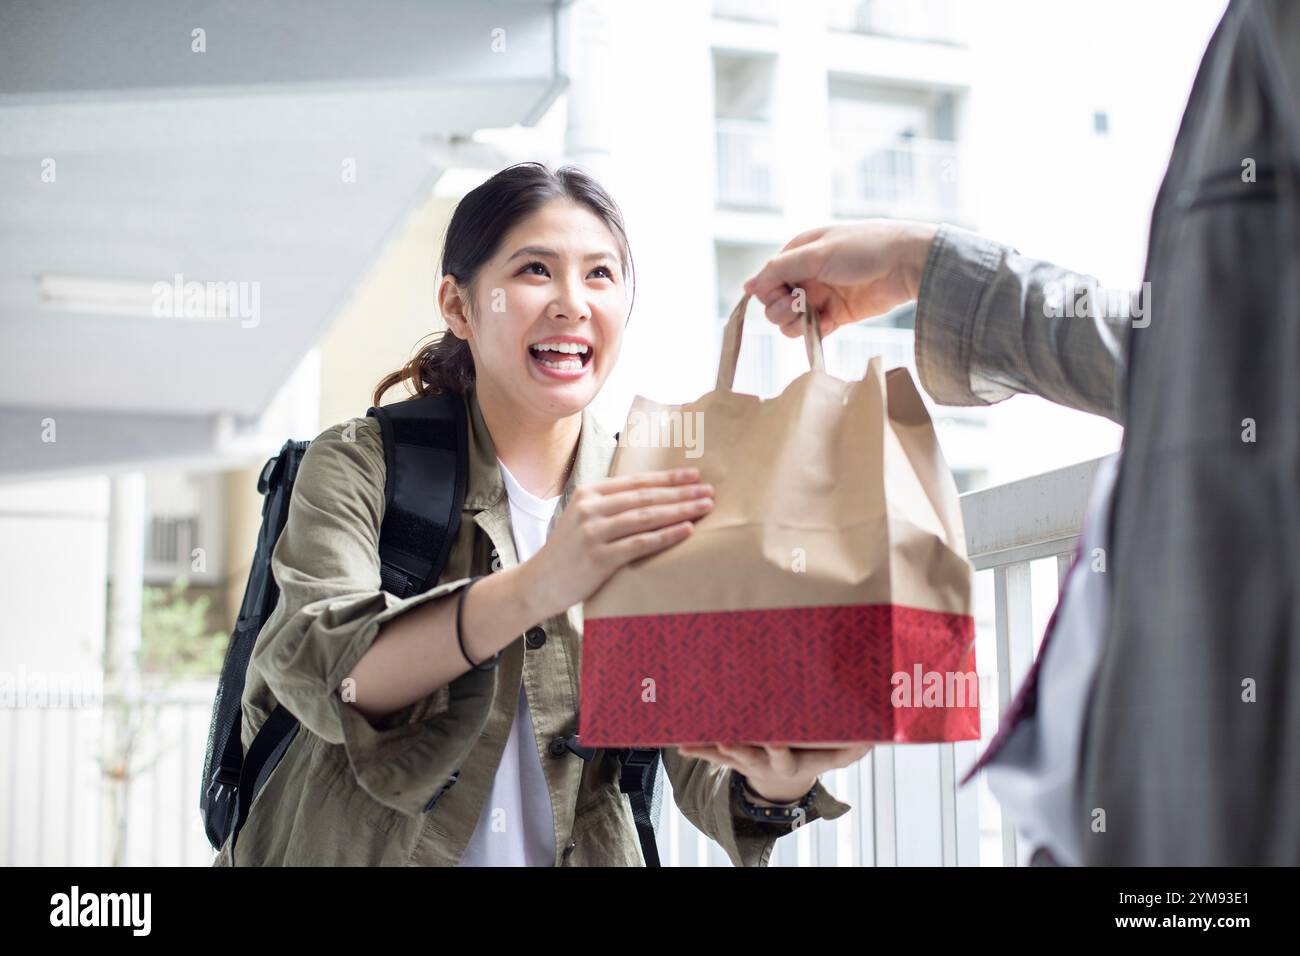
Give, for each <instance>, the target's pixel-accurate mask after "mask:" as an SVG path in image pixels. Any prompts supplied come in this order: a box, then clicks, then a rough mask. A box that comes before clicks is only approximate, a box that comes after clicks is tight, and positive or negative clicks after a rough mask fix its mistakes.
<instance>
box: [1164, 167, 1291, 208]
mask: <svg viewBox="0 0 1300 956" xmlns="http://www.w3.org/2000/svg"><path fill="white" fill-rule="evenodd" d="M1242 172H1243V171H1242V170H1241V169H1240V168H1235V169H1225V170H1221V171H1219V172H1216V173H1211V174H1209V175H1207V176H1202V177H1201V178H1200V179H1198V180H1197V181H1196V182H1194V183H1191V184H1190V185H1187V186H1184V187H1183V188H1181V189H1179V190H1178V193H1177V195H1176V196H1175V204H1176V205H1177V207H1178V208H1179V209H1180V210H1182V211H1184V212H1189V211H1191V210H1194V209H1201V208H1203V207H1205V206H1213V205H1215V204H1217V203H1225V202H1272V201H1274V200H1276V199H1277V174H1276V173H1275V172H1274V170H1273V167H1272V166H1271V165H1259V166H1256V167H1255V179H1254V181H1253V182H1246V181H1245V180H1243V179H1242V178H1241V176H1242Z"/></svg>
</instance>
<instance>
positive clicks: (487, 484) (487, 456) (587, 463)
mask: <svg viewBox="0 0 1300 956" xmlns="http://www.w3.org/2000/svg"><path fill="white" fill-rule="evenodd" d="M465 408H466V413H467V420H468V422H469V488H468V489H466V492H465V509H466V510H468V511H490V510H497V509H498V507H499V508H500V510H502V511H503V512H504V510H505V497H506V487H505V482H504V481H502V478H501V468H500V466H499V465H498V464H497V453H496V445H495V444H494V443H493V441H492V435H491V433H490V432H489V431H488V427H487V422H485V421H484V419H483V409H482V408H480V407H479V403H478V391H477V389H475V388H474V387H473V386H470V388H469V390H468V391H467V392H466V393H465ZM616 447H617V442H616V441H615V440H614V437H613V436H612V435H610V434H609V433H608V432H607V431H606V430H605V429H604V428H603V427H602V426H601V424H600V422H599V421H597V419H596V416H595V415H593V414H592V412H591V408H590V407H587V408H584V409H583V410H582V430H581V432H580V433H579V435H578V453H577V456H576V457H575V458H574V461H573V468H572V469H570V471H569V478H568V480H567V481H566V482H565V484H564V491H563V492H562V495H563V497H562V498H561V500H560V509H563V508H564V507H565V505H567V504H568V503H569V497H570V496H571V495H572V494H573V490H574V489H575V488H577V487H578V486H579V485H582V484H586V483H587V482H591V481H596V480H598V479H600V478H604V477H605V476H606V475H608V474H609V466H610V463H611V462H612V460H613V457H614V450H615V448H616Z"/></svg>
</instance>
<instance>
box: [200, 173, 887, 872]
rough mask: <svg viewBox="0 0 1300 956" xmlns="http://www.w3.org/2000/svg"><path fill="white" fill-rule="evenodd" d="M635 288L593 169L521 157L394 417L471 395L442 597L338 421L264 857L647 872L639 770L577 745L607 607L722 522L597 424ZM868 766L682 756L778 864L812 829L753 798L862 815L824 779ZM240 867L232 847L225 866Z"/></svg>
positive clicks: (699, 783)
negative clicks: (600, 591) (649, 558)
mask: <svg viewBox="0 0 1300 956" xmlns="http://www.w3.org/2000/svg"><path fill="white" fill-rule="evenodd" d="M631 275H632V262H631V254H630V250H629V247H628V242H627V237H626V234H625V231H624V227H623V222H622V217H621V214H620V213H619V211H618V209H617V207H616V206H615V205H614V203H613V201H612V200H611V199H610V198H609V196H608V195H607V194H606V193H605V192H604V190H603V189H602V188H601V187H600V186H599V185H598V184H597V183H595V182H594V181H592V180H591V179H590V178H588V177H587V176H586V175H584V174H583V173H582V172H580V171H578V170H576V169H573V168H564V169H560V170H559V171H556V172H552V171H551V170H549V169H547V168H546V167H544V166H541V165H539V164H535V163H525V164H521V165H518V166H512V167H510V168H508V169H505V170H503V171H502V172H500V173H498V174H497V175H495V176H493V177H492V178H491V179H490V180H488V181H487V182H486V183H484V184H483V185H481V186H479V187H478V188H477V189H475V190H473V191H472V192H470V193H469V194H468V195H466V196H465V198H464V199H463V200H462V201H461V202H460V204H459V205H458V206H457V208H456V211H455V213H454V215H453V216H452V219H451V223H450V225H449V227H448V230H447V236H446V241H445V246H444V249H443V260H442V280H441V284H440V285H439V288H438V305H439V308H440V309H441V311H442V314H443V316H444V317H445V319H446V322H447V326H448V331H447V332H446V333H443V334H442V335H441V336H440V337H439V338H438V339H437V340H436V341H435V342H434V343H433V344H432V345H430V346H428V347H426V348H425V349H424V350H422V351H421V352H420V353H419V354H418V355H417V356H416V358H415V359H414V360H413V361H412V362H411V363H409V364H408V365H407V366H406V367H405V368H403V369H401V370H400V371H398V372H395V373H393V374H391V375H389V376H387V377H386V378H385V379H384V380H383V381H382V382H381V383H380V384H379V387H378V389H377V390H376V393H375V397H374V402H375V404H376V405H378V404H379V403H380V400H381V399H382V397H383V396H384V394H385V393H386V392H387V391H388V389H389V388H390V387H392V386H394V385H398V384H403V383H405V384H407V385H408V387H410V388H411V389H412V390H413V391H415V392H416V393H418V394H424V393H426V392H428V391H430V390H436V391H443V390H448V389H450V390H453V391H455V392H457V393H460V394H461V395H462V396H463V398H464V401H465V404H466V411H467V418H468V421H469V423H470V424H469V463H468V464H469V488H468V492H467V495H466V498H465V505H464V513H463V518H462V521H461V524H460V530H459V533H458V535H457V537H456V540H455V541H454V543H453V546H452V549H451V553H450V556H449V559H448V563H447V566H446V568H445V570H444V572H443V574H442V576H441V578H440V581H439V583H438V585H437V586H436V587H434V588H433V589H432V590H429V591H427V592H425V593H423V594H419V595H417V596H415V597H411V598H408V599H404V600H399V599H397V598H395V597H394V596H393V595H391V594H389V593H387V592H385V591H383V590H382V589H381V586H380V577H379V567H380V563H379V557H378V551H377V547H378V538H379V528H380V524H381V522H382V520H383V510H384V493H383V492H384V455H383V444H382V438H381V436H380V434H379V431H378V428H377V425H376V422H375V420H374V419H373V418H354V419H351V420H349V421H347V422H344V423H341V424H338V425H335V426H333V427H331V428H328V429H326V430H325V431H324V432H323V433H322V434H321V435H319V436H318V437H317V438H316V440H315V441H314V442H313V443H312V445H311V447H310V448H309V449H308V451H307V453H306V455H305V457H304V458H303V461H302V465H301V468H300V471H299V474H298V477H297V480H296V483H295V487H294V493H293V497H292V504H291V508H290V513H289V517H288V522H287V525H286V527H285V529H284V531H283V533H282V536H281V539H280V541H279V543H278V545H277V547H276V549H275V552H274V555H273V564H272V567H273V571H274V574H275V578H276V581H277V582H278V583H279V585H280V588H281V596H280V601H279V604H278V605H277V607H276V610H275V612H274V614H273V615H272V616H271V618H270V619H269V620H268V621H267V623H266V625H265V627H264V628H263V632H262V634H261V636H260V637H259V639H258V642H257V647H256V649H255V651H254V652H253V657H252V659H251V662H250V666H249V670H248V675H249V676H248V683H247V686H246V689H245V693H244V698H243V704H244V726H243V734H242V737H243V742H244V745H245V747H247V746H248V744H249V743H250V742H251V740H252V738H253V736H254V734H255V732H256V730H257V728H258V727H259V726H260V724H261V722H262V721H263V720H265V718H266V716H267V714H268V713H270V711H271V710H272V709H273V708H274V706H275V704H276V702H281V703H283V704H284V705H285V706H286V707H287V708H288V709H289V710H290V711H292V712H293V713H294V714H295V715H296V716H297V717H298V719H299V721H300V722H301V725H302V729H303V730H304V731H306V732H304V733H299V734H298V736H297V737H296V738H295V740H294V742H293V744H292V745H291V746H290V748H289V749H288V750H287V751H286V753H285V756H284V757H283V759H282V760H281V762H280V763H279V764H278V765H277V767H276V769H275V771H274V772H273V773H272V774H271V776H270V777H269V778H268V780H267V783H266V785H265V786H264V788H263V789H262V790H261V791H260V792H259V793H258V795H257V797H256V798H255V800H254V801H253V804H252V806H251V808H250V812H249V816H248V819H247V822H246V823H245V826H244V829H243V830H242V831H241V833H240V835H239V839H238V847H237V851H238V852H237V862H238V863H239V864H240V865H256V864H406V865H442V866H450V865H458V864H459V865H539V866H552V865H561V866H565V865H567V866H575V865H643V864H644V860H643V857H642V855H641V851H640V846H639V844H638V840H637V835H636V829H635V826H634V824H633V820H632V815H631V809H630V806H629V803H628V800H627V798H626V796H625V795H623V794H622V793H620V791H619V787H618V779H617V769H618V768H617V764H616V762H615V761H614V760H613V759H612V758H610V757H607V756H606V755H605V754H604V753H603V752H602V751H597V753H596V756H595V757H594V758H592V759H591V760H589V761H584V760H583V759H582V758H581V757H579V756H577V755H575V754H574V753H573V752H572V751H570V750H567V749H565V748H564V747H563V746H562V745H558V742H559V740H560V739H561V738H563V737H564V736H567V735H571V734H573V733H575V732H576V731H577V706H578V699H579V698H578V678H579V672H580V654H581V645H582V627H581V616H580V605H581V603H582V601H583V600H585V599H586V598H587V597H588V596H589V595H590V594H592V593H593V592H594V591H595V590H596V589H597V588H598V587H600V585H601V584H602V583H603V582H604V581H605V580H606V579H607V578H608V577H609V576H610V575H611V574H613V573H614V572H615V571H617V570H618V569H619V568H621V567H623V566H624V565H626V564H628V563H629V562H631V561H634V560H636V559H637V558H640V557H643V556H645V555H649V554H653V553H655V552H658V551H661V550H663V549H665V548H668V547H672V545H673V544H675V543H677V542H679V541H681V540H683V539H684V538H686V537H687V536H689V535H690V534H691V530H692V527H693V522H694V521H695V520H697V519H699V518H700V517H702V516H704V515H706V514H708V513H709V511H710V509H711V507H712V499H711V497H710V495H711V493H712V489H711V488H710V487H709V486H708V485H704V484H701V483H699V482H698V481H697V479H698V472H697V471H696V470H695V469H686V470H683V471H681V472H655V473H648V474H641V475H633V476H624V477H618V478H609V477H606V476H607V474H608V469H609V464H610V460H611V458H612V455H613V451H614V447H615V442H614V440H613V439H612V438H611V436H609V435H608V434H607V433H606V432H605V431H604V430H603V429H602V428H601V427H600V426H599V425H598V423H597V422H596V420H595V418H594V417H593V416H592V415H591V414H590V413H589V412H588V411H587V410H586V409H587V406H588V405H589V404H590V402H591V401H592V399H593V398H595V397H596V394H597V392H599V390H600V388H601V386H602V385H603V384H604V382H605V380H606V378H607V377H608V376H609V373H610V372H611V371H612V370H613V368H614V363H615V362H616V361H617V360H618V355H619V350H620V347H621V344H622V335H623V326H624V323H625V321H626V319H627V315H628V312H629V309H630V302H631V300H630V296H629V288H628V286H629V280H630V279H631ZM480 575H482V576H483V577H482V578H481V580H480V579H479V578H478V576H480ZM458 615H459V624H458ZM525 632H527V633H526V635H525ZM521 636H523V637H524V639H523V640H521V639H520V638H521ZM864 752H865V751H864V750H862V749H860V748H844V749H843V750H831V751H820V750H819V751H808V752H796V751H791V750H789V749H787V748H766V747H750V746H740V745H736V746H727V745H725V744H717V745H715V746H708V747H698V748H687V747H681V748H672V747H669V748H664V750H663V751H662V754H663V762H664V768H665V770H666V772H667V773H668V775H669V778H670V781H671V784H672V789H673V792H674V795H675V798H676V800H677V803H678V806H679V807H680V808H681V810H682V812H683V813H684V814H685V815H686V816H687V818H688V819H690V820H691V821H692V823H693V824H694V825H695V826H697V827H698V828H699V829H700V830H701V831H703V832H704V833H706V834H708V835H709V836H710V837H712V838H713V839H714V840H716V841H717V842H718V843H719V844H720V845H721V846H722V847H723V848H724V849H725V851H726V852H727V854H728V856H729V857H730V859H731V860H732V862H733V863H735V864H736V865H748V866H763V865H766V863H767V860H768V857H769V856H770V854H771V851H772V847H773V844H774V842H775V840H776V838H777V837H778V836H780V835H781V834H782V833H788V832H790V830H791V829H792V828H793V826H794V825H796V824H795V823H790V822H784V823H778V824H772V823H768V822H759V821H756V820H754V819H752V818H751V817H749V816H747V815H745V813H744V812H743V808H742V805H741V802H740V801H741V800H742V797H747V799H748V800H749V802H750V803H752V804H755V805H760V806H761V805H767V806H773V805H776V806H782V805H784V806H790V805H792V804H800V805H801V806H802V813H803V816H802V819H803V820H804V821H805V822H806V821H808V820H813V819H817V818H818V817H819V816H820V817H826V818H834V817H838V816H840V815H841V814H843V813H845V812H846V811H847V810H848V809H849V807H848V805H846V804H843V803H840V802H839V801H838V800H836V799H835V798H834V797H832V796H831V795H830V794H829V793H828V792H827V791H826V790H825V789H824V788H823V787H822V786H821V785H820V783H819V782H818V779H817V778H818V775H819V774H820V773H822V772H824V771H825V770H827V769H830V768H833V767H838V766H845V765H847V764H849V763H851V762H852V761H854V760H857V759H859V758H860V757H861V756H862V755H863V753H864ZM733 772H735V773H739V774H743V779H742V778H737V779H738V781H739V782H741V783H744V784H745V785H747V788H748V789H746V790H744V791H743V794H742V793H736V792H733V790H732V783H733V781H732V774H733ZM451 784H454V785H451ZM431 798H432V799H431ZM795 819H796V821H797V820H798V819H800V818H799V817H796V818H795ZM230 862H231V854H230V849H229V845H228V844H227V846H226V847H224V848H223V849H222V851H221V854H220V855H219V857H218V859H217V864H218V865H228V864H230Z"/></svg>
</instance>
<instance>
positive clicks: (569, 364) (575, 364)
mask: <svg viewBox="0 0 1300 956" xmlns="http://www.w3.org/2000/svg"><path fill="white" fill-rule="evenodd" d="M537 364H539V365H545V366H546V367H547V368H558V369H575V368H582V359H580V358H571V359H565V360H564V361H562V362H553V361H551V360H550V359H545V358H540V357H539V358H538V359H537Z"/></svg>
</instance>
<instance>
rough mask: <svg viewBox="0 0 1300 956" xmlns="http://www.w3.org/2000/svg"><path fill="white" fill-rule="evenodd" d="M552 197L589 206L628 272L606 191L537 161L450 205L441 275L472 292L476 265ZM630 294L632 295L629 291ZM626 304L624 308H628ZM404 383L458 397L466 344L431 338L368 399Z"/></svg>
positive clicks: (466, 379)
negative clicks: (616, 246) (615, 242)
mask: <svg viewBox="0 0 1300 956" xmlns="http://www.w3.org/2000/svg"><path fill="white" fill-rule="evenodd" d="M552 199H570V200H572V201H573V202H576V203H579V204H581V205H583V206H585V207H586V208H587V209H589V210H590V211H591V212H592V213H593V214H594V215H595V216H596V217H597V218H598V219H600V220H601V222H603V223H604V224H605V225H606V226H607V227H608V228H609V231H610V232H612V233H613V234H614V238H615V239H617V240H618V243H619V245H620V247H621V248H620V249H619V252H620V253H621V254H622V260H623V261H622V265H623V276H624V278H625V279H626V278H628V277H629V276H630V275H632V272H633V270H632V250H631V247H630V246H629V244H628V241H627V231H626V229H625V228H624V226H623V214H622V213H621V212H620V211H619V208H618V206H617V205H616V204H615V202H614V200H613V199H611V198H610V196H609V193H607V192H605V190H604V188H603V187H602V186H601V185H600V184H599V183H598V182H596V180H595V179H593V178H592V177H591V176H589V175H588V174H587V173H585V172H584V171H583V170H581V169H579V168H578V167H577V166H561V167H560V168H559V169H557V170H554V171H552V170H551V169H549V168H548V167H547V166H545V165H543V164H542V163H517V164H516V165H514V166H507V167H506V168H505V169H503V170H501V171H500V172H499V173H497V174H496V175H495V176H493V177H492V178H491V179H489V180H488V181H487V182H485V183H483V184H482V185H480V186H478V187H476V188H474V189H472V190H470V191H469V192H468V193H466V194H465V196H464V198H463V199H461V201H460V202H459V203H457V204H456V211H455V212H453V213H452V216H451V222H450V223H449V224H448V226H447V236H446V239H445V240H444V241H443V246H442V274H443V275H444V276H454V277H455V279H456V281H457V283H458V284H459V285H460V286H461V287H462V288H463V289H465V290H467V291H472V287H473V283H474V280H475V278H476V277H477V276H478V272H479V269H481V268H482V266H483V263H485V262H486V261H487V260H488V259H490V258H492V256H493V255H495V254H496V252H497V250H498V249H499V248H500V246H501V242H502V240H504V239H505V236H506V233H507V232H509V231H510V230H511V229H512V228H513V227H514V226H515V224H516V223H518V222H519V221H520V220H521V219H523V218H524V217H525V216H528V215H529V214H530V213H533V212H535V211H536V210H538V209H540V208H541V207H542V206H544V205H546V203H548V202H550V201H551V200H552ZM633 294H634V295H635V290H634V292H633ZM630 308H631V306H630V304H629V311H630ZM402 382H406V383H407V385H408V388H410V389H411V390H412V391H413V392H414V394H415V395H426V394H429V393H430V392H443V391H447V390H450V391H453V392H460V393H464V392H465V391H467V390H468V389H469V388H470V386H471V385H473V384H474V358H473V356H472V355H471V354H470V350H469V343H468V342H467V341H465V340H464V339H461V338H457V337H456V336H455V335H454V334H453V333H452V331H451V330H450V329H447V330H445V331H443V332H437V333H434V340H433V341H432V342H431V343H429V344H428V345H426V346H424V347H423V348H421V349H420V350H419V352H417V353H416V355H415V357H414V358H413V359H411V360H410V361H409V362H407V363H406V364H405V365H403V366H402V367H401V368H400V369H398V370H397V371H395V372H390V373H388V374H387V375H385V376H384V377H383V378H382V379H381V380H380V382H379V384H378V385H377V386H375V394H374V402H373V404H375V405H378V404H379V403H380V400H381V399H382V398H383V397H384V393H385V392H387V391H388V390H389V389H390V388H392V387H393V386H394V385H399V384H401V383H402Z"/></svg>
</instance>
